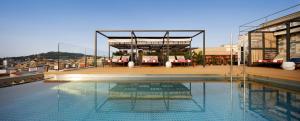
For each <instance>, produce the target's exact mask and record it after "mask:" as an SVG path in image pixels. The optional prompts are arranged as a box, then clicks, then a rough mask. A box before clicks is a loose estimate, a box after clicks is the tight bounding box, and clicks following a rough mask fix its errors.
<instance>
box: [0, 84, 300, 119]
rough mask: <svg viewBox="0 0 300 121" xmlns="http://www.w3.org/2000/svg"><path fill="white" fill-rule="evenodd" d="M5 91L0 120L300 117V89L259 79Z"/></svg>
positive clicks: (45, 86)
mask: <svg viewBox="0 0 300 121" xmlns="http://www.w3.org/2000/svg"><path fill="white" fill-rule="evenodd" d="M244 87H246V88H245V91H246V92H244ZM0 96H1V101H0V107H1V108H0V120H1V121H96V120H103V121H107V120H108V121H109V120H111V121H135V120H136V121H141V120H146V121H149V120H158V121H174V120H175V121H200V120H203V121H220V120H226V121H243V120H245V121H285V120H286V121H297V120H300V92H299V91H297V90H289V89H287V88H281V87H280V86H279V87H278V86H272V85H270V83H268V84H265V83H259V82H255V81H247V83H246V85H245V86H244V85H243V81H233V83H230V81H182V82H180V81H176V82H172V81H167V82H166V81H163V80H162V81H155V82H147V81H140V82H139V81H134V82H130V81H127V82H123V81H111V82H65V83H45V82H42V81H39V82H33V83H28V84H24V85H17V86H13V87H7V88H0Z"/></svg>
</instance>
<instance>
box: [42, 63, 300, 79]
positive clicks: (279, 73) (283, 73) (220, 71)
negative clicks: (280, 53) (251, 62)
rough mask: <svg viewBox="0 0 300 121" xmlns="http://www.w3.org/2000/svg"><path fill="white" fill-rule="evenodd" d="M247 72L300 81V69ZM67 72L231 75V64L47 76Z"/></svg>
mask: <svg viewBox="0 0 300 121" xmlns="http://www.w3.org/2000/svg"><path fill="white" fill-rule="evenodd" d="M242 70H243V67H242V66H234V67H233V75H236V76H242V74H243V73H242ZM246 73H247V74H250V75H255V76H263V77H268V78H278V79H283V80H294V81H300V70H299V69H298V70H294V71H287V70H283V69H280V68H271V67H246ZM66 74H127V75H131V74H217V75H224V76H226V75H229V74H230V66H206V67H205V68H203V67H202V66H195V67H191V66H190V67H180V66H178V67H173V68H165V67H163V66H152V67H135V68H128V67H97V68H88V69H80V70H73V71H62V72H46V73H45V78H47V77H49V76H50V75H51V76H53V75H66Z"/></svg>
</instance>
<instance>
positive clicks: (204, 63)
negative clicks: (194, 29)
mask: <svg viewBox="0 0 300 121" xmlns="http://www.w3.org/2000/svg"><path fill="white" fill-rule="evenodd" d="M202 51H203V55H202V59H203V67H204V68H205V65H206V62H205V31H203V50H202Z"/></svg>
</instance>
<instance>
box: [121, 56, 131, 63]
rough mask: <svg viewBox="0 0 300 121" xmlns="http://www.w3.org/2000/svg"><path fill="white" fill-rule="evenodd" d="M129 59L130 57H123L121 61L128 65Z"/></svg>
mask: <svg viewBox="0 0 300 121" xmlns="http://www.w3.org/2000/svg"><path fill="white" fill-rule="evenodd" d="M129 57H130V56H122V58H121V60H122V62H123V63H128V62H129Z"/></svg>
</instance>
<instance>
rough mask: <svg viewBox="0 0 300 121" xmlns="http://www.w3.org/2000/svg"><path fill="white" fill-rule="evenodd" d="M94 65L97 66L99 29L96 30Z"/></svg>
mask: <svg viewBox="0 0 300 121" xmlns="http://www.w3.org/2000/svg"><path fill="white" fill-rule="evenodd" d="M94 66H95V67H97V31H95V41H94Z"/></svg>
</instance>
